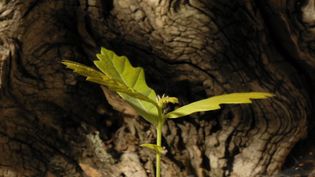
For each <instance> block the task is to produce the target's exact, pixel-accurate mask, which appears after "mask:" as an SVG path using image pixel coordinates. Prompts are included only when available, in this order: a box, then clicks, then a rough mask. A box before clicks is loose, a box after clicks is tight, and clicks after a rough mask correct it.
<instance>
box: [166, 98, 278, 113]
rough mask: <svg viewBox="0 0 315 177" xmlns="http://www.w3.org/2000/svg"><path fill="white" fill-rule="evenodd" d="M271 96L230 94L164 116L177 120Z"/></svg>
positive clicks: (204, 100) (205, 100)
mask: <svg viewBox="0 0 315 177" xmlns="http://www.w3.org/2000/svg"><path fill="white" fill-rule="evenodd" d="M272 96H273V94H271V93H266V92H247V93H231V94H224V95H219V96H214V97H210V98H207V99H203V100H200V101H196V102H193V103H190V104H188V105H185V106H182V107H180V108H178V109H176V110H174V111H171V112H169V113H167V114H166V115H165V117H166V118H171V119H174V118H179V117H183V116H187V115H190V114H193V113H196V112H202V111H211V110H217V109H220V108H221V107H220V105H221V104H249V103H252V101H251V99H265V98H269V97H272Z"/></svg>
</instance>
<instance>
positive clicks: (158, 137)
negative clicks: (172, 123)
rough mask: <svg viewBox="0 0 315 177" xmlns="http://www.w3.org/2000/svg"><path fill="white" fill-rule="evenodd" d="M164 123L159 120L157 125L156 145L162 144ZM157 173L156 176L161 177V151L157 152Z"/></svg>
mask: <svg viewBox="0 0 315 177" xmlns="http://www.w3.org/2000/svg"><path fill="white" fill-rule="evenodd" d="M162 125H163V122H162V121H161V122H159V123H158V125H157V127H156V133H157V135H156V145H158V146H162ZM155 171H156V175H155V177H161V153H159V152H156V169H155Z"/></svg>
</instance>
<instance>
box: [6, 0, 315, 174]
mask: <svg viewBox="0 0 315 177" xmlns="http://www.w3.org/2000/svg"><path fill="white" fill-rule="evenodd" d="M314 4H315V2H314V0H306V1H303V2H302V1H298V0H291V1H289V0H282V1H280V0H253V1H246V0H237V1H230V0H212V1H206V0H156V1H154V0H113V1H101V0H67V1H62V0H54V1H48V0H47V1H44V0H26V1H18V0H11V1H8V0H3V1H0V43H1V48H0V176H4V177H15V176H18V177H19V176H43V177H44V176H45V177H54V176H55V177H59V176H69V177H74V176H82V177H83V176H91V177H94V176H95V177H102V176H106V177H107V176H109V177H119V176H127V177H151V176H154V172H153V171H154V163H153V162H154V154H152V153H151V152H150V151H148V150H146V149H142V148H140V147H139V144H142V143H151V142H153V141H154V137H155V133H154V129H153V127H151V126H150V125H149V124H148V123H147V122H145V121H144V120H143V119H141V118H139V117H136V116H130V115H126V114H123V113H121V112H119V111H116V110H117V108H119V107H120V106H118V107H117V106H115V105H117V104H118V103H117V100H115V99H113V100H110V99H108V100H106V99H105V97H104V96H103V93H102V91H101V88H99V86H97V85H95V84H92V83H88V82H86V81H84V79H83V78H82V77H80V76H78V75H76V74H74V73H72V72H71V71H70V70H67V69H66V68H65V67H64V66H63V65H62V64H61V63H60V62H61V60H63V59H68V60H73V61H78V62H81V63H85V64H87V65H92V61H93V60H94V58H95V54H96V53H97V52H98V51H99V49H100V47H101V46H104V47H106V48H109V49H111V50H114V51H115V52H117V53H118V54H120V55H126V56H127V57H128V58H129V59H130V60H131V62H132V63H133V65H135V66H141V67H143V68H144V69H145V72H146V78H147V82H148V84H149V85H150V87H152V88H154V89H155V90H157V93H158V94H160V95H162V94H164V93H165V94H167V95H169V96H176V97H178V98H179V99H180V101H181V104H187V103H189V102H192V101H196V100H199V99H202V98H206V97H210V96H214V95H219V94H223V93H231V92H245V91H268V92H272V93H274V94H275V97H274V98H272V99H269V100H262V101H255V102H254V103H253V104H252V105H242V106H224V109H222V110H221V111H215V112H210V113H202V114H198V115H193V116H190V117H188V118H184V119H178V120H169V121H167V123H166V126H165V129H164V130H163V146H165V147H166V149H167V150H168V153H167V154H166V156H164V157H163V159H162V176H163V177H172V176H179V177H181V176H182V177H186V176H196V177H208V176H215V177H227V176H232V177H253V176H262V175H275V174H279V173H280V171H281V168H282V166H283V164H284V162H285V160H286V157H287V156H288V154H289V153H290V151H291V149H292V148H293V147H294V145H295V144H296V143H297V142H299V141H300V140H301V139H302V138H304V137H306V135H307V133H308V130H309V129H310V128H312V127H313V125H314V119H313V112H314V111H313V110H312V108H313V107H314V106H315V104H314V100H315V99H314V92H313V90H314V89H315V86H314V85H315V84H314V83H315V52H314V51H315V45H314V39H315V30H314V24H315V16H314V15H313V14H315V8H314ZM114 102H115V103H114ZM119 104H122V106H121V107H122V108H124V104H123V103H120V102H119ZM112 105H113V106H112ZM121 107H120V108H121ZM118 110H120V111H121V109H118Z"/></svg>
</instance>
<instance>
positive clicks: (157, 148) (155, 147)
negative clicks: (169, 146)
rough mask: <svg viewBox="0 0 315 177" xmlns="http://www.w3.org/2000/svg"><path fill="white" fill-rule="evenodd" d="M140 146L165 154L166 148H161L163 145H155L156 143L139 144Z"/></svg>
mask: <svg viewBox="0 0 315 177" xmlns="http://www.w3.org/2000/svg"><path fill="white" fill-rule="evenodd" d="M140 146H141V147H145V148H148V149H151V150H153V151H155V152H156V153H159V154H166V150H165V149H163V147H161V146H159V145H156V144H141V145H140Z"/></svg>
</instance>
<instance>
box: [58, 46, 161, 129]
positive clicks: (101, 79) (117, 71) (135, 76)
mask: <svg viewBox="0 0 315 177" xmlns="http://www.w3.org/2000/svg"><path fill="white" fill-rule="evenodd" d="M96 56H97V58H98V60H95V61H94V64H95V65H96V67H97V68H98V69H99V70H100V71H98V70H96V69H94V68H91V67H88V66H85V65H82V64H80V63H76V62H73V61H67V60H65V61H63V62H62V63H63V64H65V65H66V66H67V67H68V68H70V69H72V70H73V71H74V72H76V73H78V74H80V75H83V76H85V77H87V78H86V80H88V81H91V82H95V83H98V84H100V85H104V86H106V87H107V88H109V89H110V90H112V91H115V92H117V94H118V95H119V96H121V97H122V98H123V99H124V100H125V101H126V102H127V103H129V104H130V105H131V106H132V107H133V108H134V109H135V110H136V111H137V112H138V113H139V115H141V116H142V117H143V118H145V119H146V120H147V121H149V122H150V123H152V124H153V125H157V122H158V119H159V114H158V103H157V99H156V93H155V91H154V90H152V89H151V88H150V87H148V85H147V84H146V82H145V76H144V71H143V69H142V68H140V67H133V66H132V65H131V64H130V62H129V60H128V58H126V57H125V56H117V55H116V54H115V53H114V52H113V51H110V50H107V49H105V48H102V49H101V53H99V54H97V55H96Z"/></svg>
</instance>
